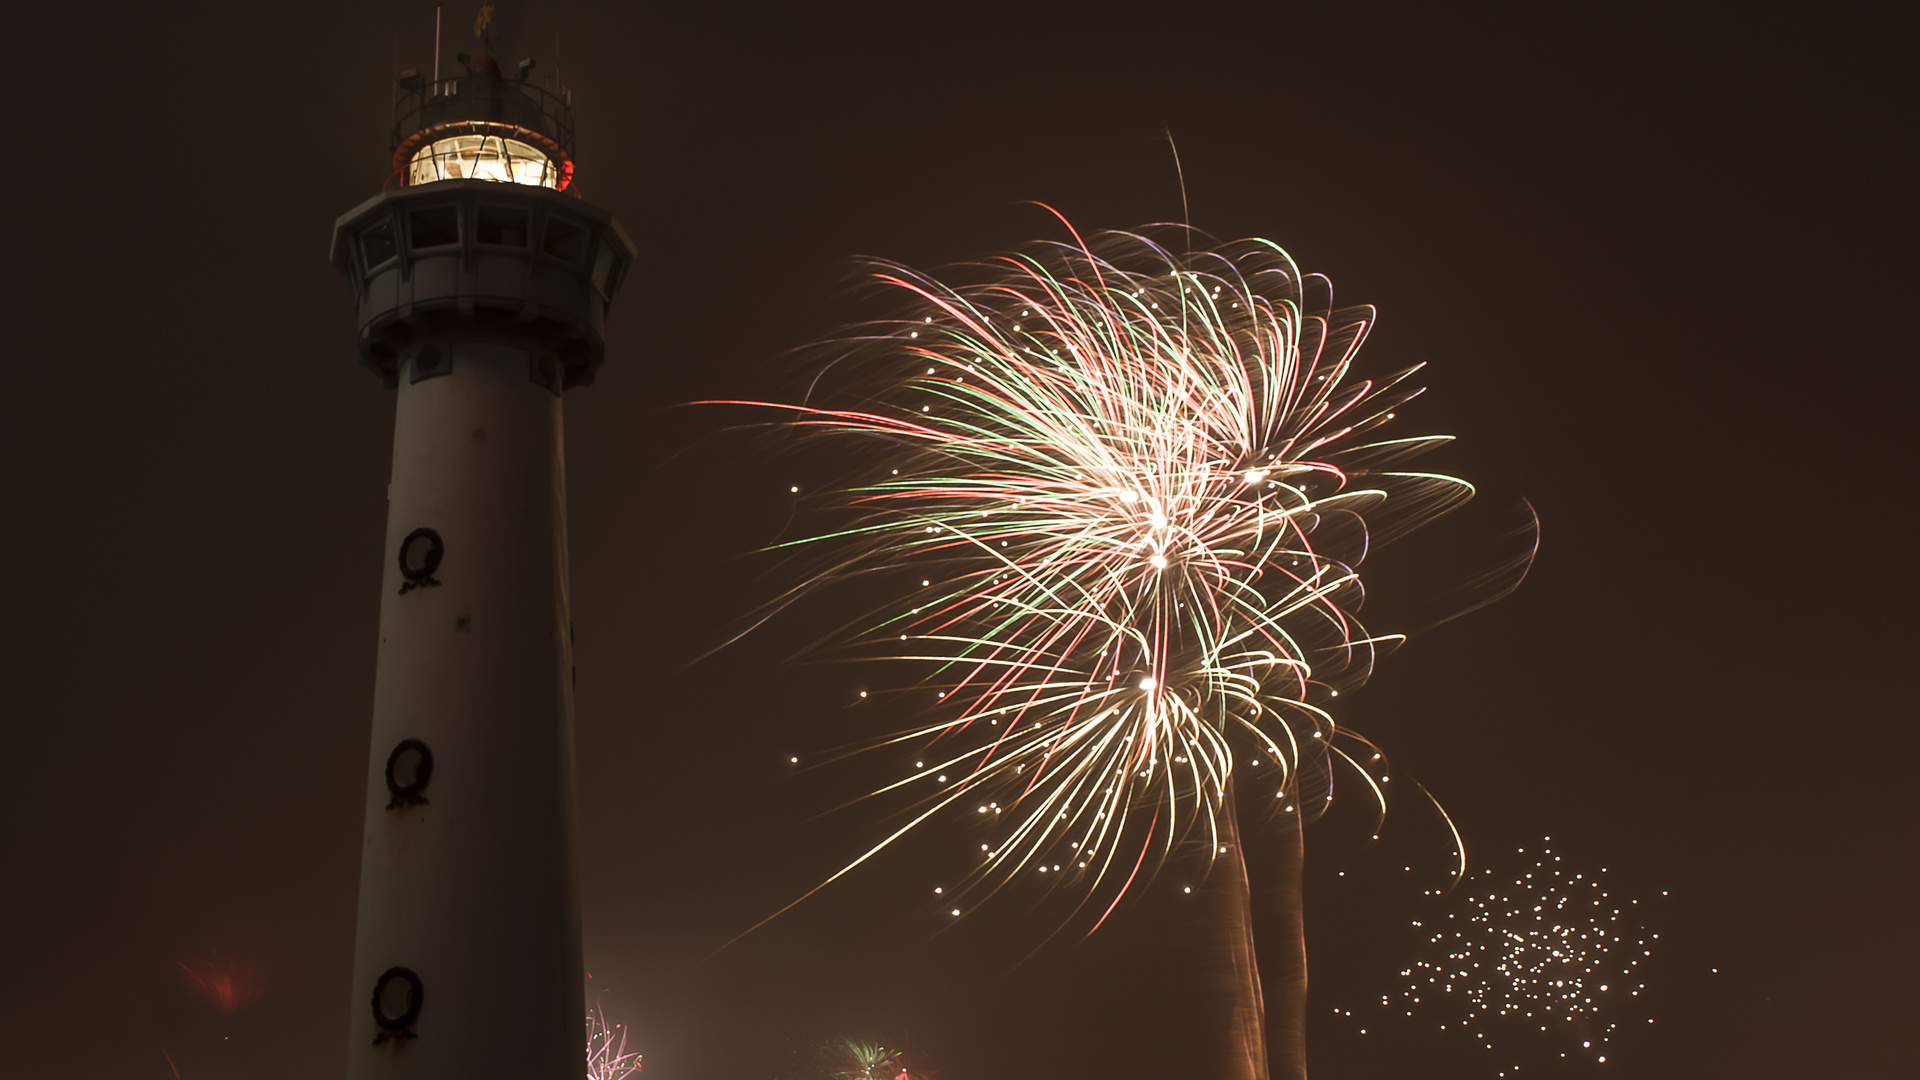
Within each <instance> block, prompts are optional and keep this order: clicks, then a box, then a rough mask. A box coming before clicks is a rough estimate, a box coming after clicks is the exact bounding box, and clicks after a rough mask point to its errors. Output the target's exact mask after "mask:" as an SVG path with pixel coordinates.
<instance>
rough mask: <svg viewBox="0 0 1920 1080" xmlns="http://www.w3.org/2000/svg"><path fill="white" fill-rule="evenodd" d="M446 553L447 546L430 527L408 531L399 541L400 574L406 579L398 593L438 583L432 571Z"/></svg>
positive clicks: (403, 594) (405, 593)
mask: <svg viewBox="0 0 1920 1080" xmlns="http://www.w3.org/2000/svg"><path fill="white" fill-rule="evenodd" d="M446 553H447V546H446V545H445V544H443V543H441V542H440V534H439V533H437V532H435V531H433V530H432V529H415V530H413V531H412V532H410V533H408V534H407V538H406V539H405V540H402V541H400V574H401V576H403V577H405V578H406V579H407V580H406V583H405V584H403V585H401V586H400V595H401V596H405V595H407V594H408V593H410V592H412V591H413V590H415V589H425V588H429V587H431V586H434V585H438V584H440V583H439V582H438V581H435V580H434V577H433V572H434V571H435V570H438V569H439V568H440V559H441V557H442V556H444V555H445V554H446Z"/></svg>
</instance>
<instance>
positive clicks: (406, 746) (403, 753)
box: [387, 739, 433, 810]
mask: <svg viewBox="0 0 1920 1080" xmlns="http://www.w3.org/2000/svg"><path fill="white" fill-rule="evenodd" d="M431 779H433V751H431V750H429V749H427V744H426V743H423V742H421V741H420V740H419V739H402V740H401V741H400V743H399V744H398V745H396V746H395V747H394V748H393V753H391V754H388V755H387V790H388V791H390V792H392V793H393V798H391V799H389V800H387V809H389V810H398V809H399V808H401V807H403V806H424V805H426V803H427V797H426V796H425V795H423V794H421V792H423V791H425V790H427V781H429V780H431Z"/></svg>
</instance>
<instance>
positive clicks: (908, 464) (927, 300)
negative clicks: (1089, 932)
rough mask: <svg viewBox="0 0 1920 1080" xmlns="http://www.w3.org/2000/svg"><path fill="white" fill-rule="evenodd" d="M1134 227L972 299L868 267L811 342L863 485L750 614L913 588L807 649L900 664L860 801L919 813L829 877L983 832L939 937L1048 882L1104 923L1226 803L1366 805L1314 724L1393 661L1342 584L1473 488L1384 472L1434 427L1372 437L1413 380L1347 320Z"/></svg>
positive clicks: (1285, 807)
mask: <svg viewBox="0 0 1920 1080" xmlns="http://www.w3.org/2000/svg"><path fill="white" fill-rule="evenodd" d="M1157 235H1159V236H1160V237H1161V238H1162V239H1156V238H1155V235H1154V234H1138V233H1119V232H1115V233H1105V234H1099V235H1097V236H1095V237H1093V238H1092V240H1091V242H1083V241H1081V240H1080V238H1079V237H1078V236H1077V235H1076V236H1075V240H1074V242H1073V243H1070V244H1049V245H1040V246H1036V247H1033V248H1030V249H1027V250H1025V251H1023V252H1020V253H1017V254H1014V255H1010V256H1007V257H1005V258H1002V259H999V260H997V261H994V262H991V263H988V264H983V265H980V266H977V267H972V268H966V269H963V270H962V271H961V276H970V277H971V278H974V279H977V280H973V281H972V282H971V283H964V284H949V283H947V282H943V281H940V280H936V279H934V278H932V277H929V276H927V275H924V274H920V273H916V272H914V271H912V270H909V269H907V268H905V267H901V266H898V265H893V264H880V265H878V266H877V268H876V271H875V274H874V280H875V281H876V282H877V283H878V285H879V286H880V287H881V288H882V289H883V290H886V291H888V292H890V293H891V295H892V298H893V300H894V301H895V302H896V305H897V307H896V310H897V311H898V314H896V316H895V317H894V318H892V319H889V320H885V321H881V322H877V323H873V324H868V325H866V326H864V327H862V328H861V329H860V330H859V331H858V332H856V333H855V334H853V335H851V336H849V337H847V338H843V339H841V340H840V341H839V342H836V343H835V345H836V347H842V348H843V352H842V354H841V355H839V356H837V357H836V358H835V360H834V362H833V363H832V364H831V365H829V369H828V372H827V374H826V375H824V376H823V377H822V381H821V384H820V387H819V388H818V391H817V393H816V395H815V396H814V397H813V402H816V403H810V404H808V405H805V406H800V407H797V415H796V416H795V417H794V419H793V420H792V424H793V425H794V426H795V427H796V428H798V429H799V430H801V431H802V432H807V433H811V434H815V435H818V436H823V437H827V438H829V439H831V440H835V441H838V442H840V443H842V444H845V443H849V442H851V443H855V444H859V445H861V447H862V459H863V460H864V461H865V462H867V467H866V468H865V470H864V472H863V473H862V474H861V475H858V476H855V477H853V478H851V479H850V480H849V481H848V482H846V483H845V484H842V485H836V486H835V487H834V489H833V490H832V491H831V493H830V494H828V495H827V496H825V497H824V499H823V501H824V503H825V504H826V507H825V508H826V510H827V512H829V513H837V514H839V515H841V517H840V519H839V521H838V522H837V525H836V527H832V528H828V529H825V530H822V531H821V532H819V533H818V534H816V535H813V536H810V537H808V538H806V539H802V540H799V541H795V542H793V543H792V544H790V545H786V546H787V547H788V548H790V549H799V550H802V551H813V550H817V551H819V552H821V553H823V556H822V560H821V562H820V563H818V564H817V566H818V571H817V573H815V574H813V575H812V576H810V577H809V578H808V579H807V580H806V581H805V583H804V584H803V585H801V586H800V587H799V588H797V589H796V590H794V592H793V593H792V594H789V596H787V597H785V598H783V599H782V600H781V601H780V603H778V604H776V605H774V607H775V608H778V607H780V606H784V604H785V603H787V602H788V601H790V600H792V599H794V598H796V597H798V596H801V595H805V594H807V593H810V592H814V591H817V590H819V589H821V588H822V587H825V586H829V585H834V584H842V583H848V582H856V581H857V582H864V583H866V587H867V588H870V589H874V590H877V591H878V592H879V593H880V594H883V595H888V596H893V597H906V598H907V599H905V600H904V601H902V602H898V603H896V604H892V605H890V606H889V607H888V608H887V609H885V610H881V611H878V612H876V613H874V614H873V615H872V616H870V617H869V618H868V619H867V620H865V621H863V622H860V623H858V624H855V625H853V626H851V627H849V628H848V630H847V631H846V632H845V633H843V634H841V635H839V636H837V637H836V638H834V639H833V640H832V642H831V645H830V646H829V649H828V651H833V650H839V655H846V656H865V657H875V656H879V657H887V658H892V659H896V660H904V661H910V662H913V663H916V664H918V665H920V666H921V681H920V682H919V684H918V685H916V686H914V687H912V688H910V689H907V690H903V691H900V692H899V693H900V695H901V696H903V697H905V698H906V699H907V700H906V701H904V702H901V703H900V704H902V705H903V706H905V707H906V709H908V710H909V711H911V710H914V709H918V711H919V715H920V717H921V719H920V722H918V723H914V724H912V725H911V726H909V727H907V728H906V729H905V730H902V731H899V732H897V733H894V734H891V735H888V736H886V737H884V738H881V739H877V740H874V741H872V742H868V743H865V744H862V745H860V746H856V747H850V748H847V750H846V751H845V752H846V753H852V752H858V751H864V750H874V749H878V748H885V747H892V748H895V749H902V750H907V751H909V752H910V760H912V762H913V765H912V768H910V769H908V770H906V773H905V775H903V776H901V777H900V778H899V779H898V780H896V781H894V782H892V783H890V784H887V785H885V786H883V787H881V788H880V790H879V791H878V792H875V794H886V793H890V792H893V793H905V794H907V795H908V796H909V797H910V800H911V808H910V809H909V810H908V811H907V813H906V814H905V819H904V822H903V823H901V824H900V825H899V827H898V828H897V829H896V830H895V831H893V832H892V833H891V835H888V836H887V837H886V838H885V839H883V840H881V841H880V842H879V843H878V844H876V845H875V846H874V847H873V848H871V849H870V850H868V851H867V852H866V853H865V854H863V855H861V856H860V857H859V858H858V859H855V860H854V861H853V862H852V863H850V864H849V865H848V866H847V867H846V868H844V869H842V870H841V871H840V872H839V873H838V874H835V875H834V877H833V878H829V879H827V880H828V881H829V882H830V881H832V880H834V878H838V877H839V876H841V875H843V874H845V873H847V872H848V871H850V870H851V869H853V867H855V866H858V865H860V864H861V863H863V862H865V861H866V860H867V859H869V858H871V857H872V856H873V855H875V854H876V853H878V852H879V851H880V850H882V849H884V848H886V847H887V846H888V845H889V844H891V843H893V842H894V841H895V840H897V839H899V838H900V837H901V836H903V835H905V834H906V833H908V832H909V831H911V830H912V829H913V828H914V827H916V826H918V825H920V824H921V823H923V822H925V821H927V820H929V819H930V818H933V817H934V816H936V815H939V814H942V813H943V812H954V813H959V814H962V815H971V816H972V817H973V818H975V819H976V820H981V821H984V822H986V823H988V824H989V826H990V829H989V833H990V839H989V842H988V843H985V844H982V845H981V850H980V853H979V857H978V859H977V860H976V861H974V863H973V865H972V866H970V867H968V868H967V869H966V870H965V871H964V873H963V874H961V875H960V877H959V880H957V881H956V882H955V883H954V884H953V885H952V886H951V887H943V888H942V889H941V890H939V891H940V893H941V895H942V898H943V907H945V908H947V909H950V911H951V914H952V915H954V916H958V915H960V914H962V912H963V911H964V910H966V905H967V904H968V903H969V902H972V901H975V900H978V899H981V898H984V896H985V895H988V894H991V893H992V892H994V891H996V890H998V889H1000V888H1002V887H1005V886H1006V885H1007V884H1008V883H1010V882H1012V881H1014V880H1016V879H1022V878H1042V877H1044V880H1046V881H1047V882H1049V883H1050V884H1052V885H1055V886H1070V887H1073V888H1074V889H1075V890H1076V891H1077V892H1078V893H1079V894H1080V900H1079V904H1080V905H1082V906H1084V905H1086V904H1087V903H1088V901H1089V899H1090V898H1092V897H1094V896H1097V895H1106V896H1110V902H1107V903H1105V905H1104V908H1103V909H1101V908H1096V909H1095V910H1099V911H1100V915H1099V918H1098V919H1097V920H1095V922H1094V925H1095V926H1096V927H1097V926H1098V924H1099V922H1100V921H1103V920H1104V919H1105V917H1106V915H1107V914H1109V913H1111V911H1112V910H1113V906H1114V905H1115V904H1117V903H1118V901H1119V899H1120V897H1121V895H1122V894H1124V893H1125V892H1126V891H1127V889H1128V888H1129V886H1131V885H1133V884H1134V883H1136V882H1138V881H1140V880H1143V878H1144V877H1145V876H1149V875H1150V874H1151V873H1152V871H1153V869H1154V868H1155V867H1157V866H1158V865H1159V864H1160V863H1161V862H1162V861H1163V860H1164V859H1165V858H1167V857H1168V856H1170V855H1172V854H1174V853H1176V852H1178V851H1181V850H1188V849H1198V851H1200V852H1203V853H1204V854H1205V856H1206V857H1207V858H1213V857H1216V856H1218V855H1220V854H1224V853H1225V852H1226V851H1227V850H1228V847H1227V844H1226V843H1224V842H1223V838H1229V837H1231V836H1232V835H1234V834H1235V832H1236V830H1235V829H1234V828H1233V825H1232V822H1231V821H1230V820H1228V818H1229V817H1230V816H1231V815H1232V814H1233V810H1232V805H1233V803H1234V800H1235V797H1236V795H1235V793H1236V791H1237V792H1239V793H1240V795H1241V797H1244V798H1258V799H1262V800H1265V808H1266V809H1267V810H1268V811H1270V812H1271V813H1273V814H1294V815H1296V816H1298V817H1305V816H1309V815H1311V814H1313V813H1316V812H1318V810H1319V809H1321V808H1322V807H1323V806H1324V805H1325V802H1326V801H1327V800H1330V799H1331V791H1330V790H1321V789H1322V788H1325V787H1326V785H1325V784H1324V783H1323V784H1320V785H1318V786H1316V787H1315V790H1314V791H1313V792H1312V798H1311V800H1310V802H1311V803H1312V805H1303V801H1302V795H1303V794H1304V792H1303V789H1302V787H1301V785H1300V784H1299V783H1298V778H1299V777H1300V776H1301V775H1302V770H1303V768H1304V769H1307V770H1309V771H1310V772H1312V773H1313V774H1314V775H1316V776H1321V777H1324V776H1327V775H1330V774H1329V772H1328V770H1327V768H1326V765H1327V764H1328V763H1329V762H1331V761H1334V760H1344V761H1346V762H1347V763H1349V764H1351V765H1352V766H1353V773H1354V775H1355V776H1357V777H1359V778H1360V780H1361V781H1362V783H1363V785H1364V786H1365V787H1366V788H1367V789H1370V793H1371V795H1372V796H1373V797H1374V799H1376V800H1377V801H1378V802H1379V804H1380V806H1381V807H1382V808H1383V809H1384V806H1385V790H1386V788H1385V785H1386V784H1387V782H1388V780H1389V777H1388V775H1387V774H1386V773H1385V772H1384V770H1383V769H1381V768H1380V767H1379V764H1378V762H1379V754H1378V751H1376V750H1374V748H1373V747H1372V746H1371V744H1367V743H1366V742H1365V741H1364V740H1359V739H1357V737H1356V736H1354V735H1353V733H1352V732H1350V731H1347V730H1345V729H1343V728H1341V727H1340V726H1339V725H1338V724H1337V723H1336V722H1335V720H1334V718H1333V716H1332V714H1331V712H1330V711H1329V708H1328V706H1329V704H1330V703H1331V701H1332V700H1333V699H1334V698H1335V697H1336V696H1337V695H1338V694H1339V693H1340V691H1341V689H1342V688H1344V687H1348V686H1352V685H1355V684H1357V683H1359V682H1362V681H1364V680H1365V679H1366V677H1367V676H1368V674H1369V673H1370V672H1371V671H1372V669H1373V666H1374V662H1375V660H1376V659H1377V658H1378V657H1379V656H1380V655H1381V654H1382V653H1383V652H1384V651H1386V650H1387V649H1389V648H1391V647H1392V646H1393V645H1394V644H1395V643H1397V641H1398V640H1399V636H1398V635H1375V634H1371V633H1369V632H1368V631H1366V630H1365V629H1364V628H1363V627H1362V626H1361V624H1360V623H1359V622H1358V620H1357V619H1356V617H1355V611H1356V610H1357V609H1358V608H1359V606H1360V602H1361V600H1362V598H1363V596H1364V590H1363V587H1362V584H1361V579H1360V574H1359V567H1360V564H1361V562H1362V560H1363V559H1364V558H1365V557H1366V556H1367V553H1368V552H1369V550H1370V549H1371V548H1372V547H1373V546H1374V545H1376V544H1378V543H1380V542H1383V541H1385V540H1389V539H1392V538H1394V537H1396V536H1398V535H1401V534H1402V533H1404V532H1406V531H1407V530H1409V529H1411V528H1414V527H1416V526H1418V525H1420V524H1422V523H1424V522H1426V521H1429V520H1431V519H1433V518H1434V517H1437V516H1439V515H1440V514H1443V513H1445V512H1446V511H1448V510H1450V509H1452V508H1454V507H1456V506H1458V505H1459V504H1461V503H1462V502H1464V501H1465V500H1466V499H1468V498H1469V497H1470V496H1471V494H1472V490H1471V488H1470V487H1469V486H1468V485H1467V484H1466V483H1465V482H1463V481H1461V480H1458V479H1454V478H1452V477H1448V476H1444V475H1440V474H1437V473H1432V472H1423V471H1414V470H1411V469H1409V468H1407V467H1406V464H1407V463H1408V462H1409V461H1410V460H1411V459H1413V458H1416V457H1418V456H1420V455H1421V454H1423V453H1425V452H1426V451H1428V450H1431V449H1433V448H1434V447H1436V446H1438V445H1440V444H1442V443H1444V442H1446V441H1448V439H1447V437H1445V436H1424V435H1413V436H1399V437H1393V436H1390V435H1388V434H1387V433H1386V432H1385V431H1384V430H1383V429H1384V428H1385V427H1386V426H1387V425H1389V424H1390V423H1391V422H1392V421H1393V420H1394V419H1395V415H1396V413H1395V410H1396V409H1398V408H1399V407H1401V406H1402V405H1403V404H1404V403H1405V402H1406V401H1407V400H1408V399H1410V398H1412V397H1414V396H1415V395H1417V394H1418V393H1419V390H1418V389H1417V388H1414V387H1411V386H1409V385H1408V383H1407V380H1408V378H1409V377H1410V376H1411V375H1413V373H1414V372H1415V371H1417V370H1418V368H1408V369H1406V370H1403V371H1399V372H1395V373H1392V374H1389V375H1386V376H1384V377H1380V378H1359V377H1356V376H1355V373H1354V361H1355V355H1356V353H1357V351H1358V350H1359V348H1360V346H1361V344H1362V342H1363V341H1364V340H1365V338H1366V336H1367V332H1368V330H1369V329H1370V327H1371V326H1372V324H1373V321H1374V311H1373V309H1372V308H1370V307H1349V308H1338V309H1336V308H1335V307H1333V304H1332V289H1331V286H1330V285H1329V283H1328V282H1327V280H1326V279H1325V278H1324V277H1320V276H1318V275H1304V274H1302V273H1300V271H1299V270H1298V268H1297V267H1296V266H1295V265H1294V263H1293V261H1292V259H1291V258H1289V257H1288V256H1287V254H1286V253H1285V252H1284V251H1282V250H1281V249H1280V248H1278V247H1277V246H1275V245H1273V244H1271V243H1269V242H1267V241H1262V240H1247V241H1240V242H1237V243H1232V244H1227V245H1222V246H1207V247H1206V248H1205V249H1204V250H1193V249H1192V248H1190V247H1187V246H1185V245H1186V244H1187V243H1188V242H1191V241H1192V240H1193V236H1192V234H1189V233H1180V234H1178V235H1175V234H1174V233H1173V232H1172V231H1171V230H1163V231H1161V232H1159V233H1158V234H1157ZM1167 238H1171V239H1167ZM1163 240H1165V242H1163ZM1175 241H1178V242H1180V243H1181V244H1182V247H1181V248H1180V250H1179V252H1178V253H1177V252H1176V250H1175V248H1174V247H1173V246H1171V245H1172V243H1173V242H1175ZM835 399H838V400H840V401H844V402H846V406H845V407H829V406H828V405H826V404H818V403H817V402H825V401H832V400H835ZM795 490H796V491H798V487H797V486H796V487H795ZM1523 572H1524V566H1519V567H1518V573H1523ZM1518 573H1515V574H1511V575H1508V578H1509V581H1508V584H1509V585H1517V584H1518ZM1356 749H1358V750H1360V751H1363V753H1361V754H1356V753H1355V752H1354V751H1355V750H1356ZM1356 758H1361V759H1363V760H1364V761H1365V762H1366V764H1364V765H1363V764H1362V762H1361V760H1356ZM1455 850H1460V849H1459V848H1458V847H1457V846H1456V848H1455ZM1236 857H1237V853H1236ZM822 884H823V885H824V884H826V882H823V883H822ZM1103 887H1105V888H1104V889H1103ZM803 899H804V898H803ZM797 902H798V901H796V903H797ZM1076 910H1077V909H1076Z"/></svg>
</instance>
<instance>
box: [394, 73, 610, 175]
mask: <svg viewBox="0 0 1920 1080" xmlns="http://www.w3.org/2000/svg"><path fill="white" fill-rule="evenodd" d="M457 59H459V61H460V63H461V65H462V66H463V67H465V68H466V73H465V74H464V75H459V76H456V77H453V78H445V79H442V78H435V79H426V78H423V77H422V76H421V74H420V73H419V72H418V71H405V72H402V73H401V75H400V80H399V85H398V89H399V98H398V100H397V101H396V102H395V103H394V125H393V138H392V150H393V171H392V173H391V174H390V175H389V176H388V178H387V184H386V186H387V187H395V186H401V187H417V186H419V185H421V184H432V183H437V182H439V181H442V180H491V181H495V182H497V183H505V184H524V185H527V186H529V187H543V188H549V189H551V190H554V191H566V190H567V189H568V188H569V187H570V186H572V183H573V153H574V130H573V105H572V102H571V100H570V99H571V97H572V95H571V94H570V93H569V92H568V91H567V90H566V88H564V87H562V86H560V85H559V84H558V81H557V80H546V81H544V82H542V81H535V80H533V79H532V78H531V77H530V76H531V75H532V73H533V67H534V62H533V61H532V60H522V61H520V63H519V64H518V65H516V67H515V69H514V71H513V72H512V73H511V74H508V73H506V72H503V71H502V70H501V68H500V64H499V62H498V61H496V60H494V58H493V57H492V56H489V55H486V54H485V53H482V54H481V55H480V57H479V58H478V59H474V58H472V57H469V56H468V55H467V54H465V53H461V54H459V56H458V57H457Z"/></svg>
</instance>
